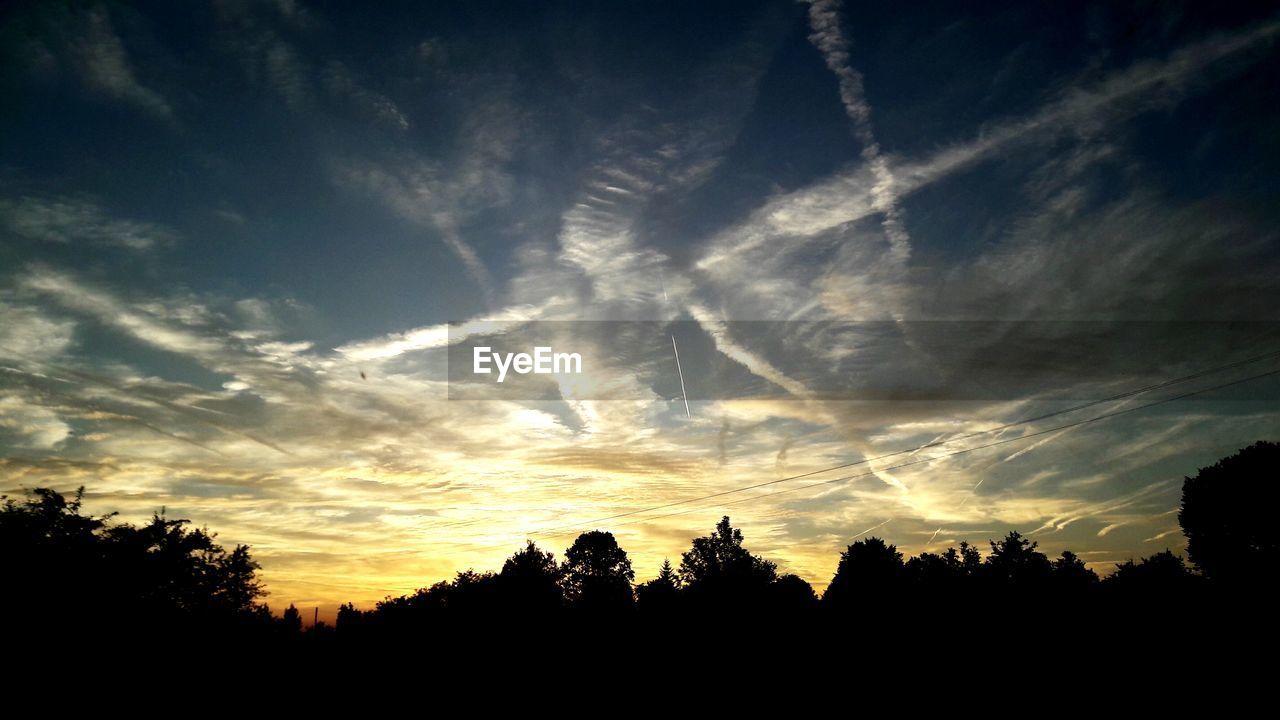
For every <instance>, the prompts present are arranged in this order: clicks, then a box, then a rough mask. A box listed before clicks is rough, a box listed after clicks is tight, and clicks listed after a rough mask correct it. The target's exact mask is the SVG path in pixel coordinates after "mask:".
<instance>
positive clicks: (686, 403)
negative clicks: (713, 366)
mask: <svg viewBox="0 0 1280 720" xmlns="http://www.w3.org/2000/svg"><path fill="white" fill-rule="evenodd" d="M671 349H672V350H673V351H675V354H676V374H678V375H679V376H680V399H681V400H683V401H684V416H685V417H687V418H690V419H692V418H693V415H692V414H691V413H690V412H689V394H688V393H687V392H685V389H684V371H683V370H681V369H680V348H678V347H676V336H675V334H674V333H672V335H671Z"/></svg>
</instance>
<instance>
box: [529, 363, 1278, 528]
mask: <svg viewBox="0 0 1280 720" xmlns="http://www.w3.org/2000/svg"><path fill="white" fill-rule="evenodd" d="M1277 356H1280V350H1277V351H1272V352H1269V353H1264V354H1262V355H1255V356H1253V357H1250V358H1245V359H1243V360H1237V361H1235V362H1232V363H1228V364H1225V365H1219V366H1216V367H1213V368H1208V369H1206V370H1200V371H1198V372H1195V373H1191V374H1189V375H1183V376H1180V377H1176V378H1172V379H1170V380H1164V381H1162V382H1158V383H1154V384H1152V385H1147V386H1144V387H1141V388H1136V389H1134V390H1128V391H1125V392H1122V393H1118V394H1115V395H1111V396H1108V397H1105V398H1102V399H1099V400H1091V401H1089V402H1086V403H1081V404H1079V405H1074V406H1072V407H1069V408H1064V409H1062V410H1055V411H1053V412H1049V413H1044V414H1043V415H1037V416H1034V417H1030V418H1024V419H1022V420H1016V421H1013V422H1009V423H1005V424H1003V425H998V426H996V427H992V428H987V429H985V430H978V431H974V432H970V433H966V434H963V435H957V436H955V437H951V438H947V439H946V440H935V441H933V442H929V443H925V444H923V445H918V446H916V447H913V448H909V449H905V450H897V451H895V452H891V453H885V454H884V455H878V456H875V457H870V458H863V459H861V460H854V461H851V462H847V463H843V464H840V465H833V466H831V467H826V468H822V469H819V470H812V471H809V472H805V473H800V474H798V475H791V476H788V477H784V478H778V479H776V480H767V481H764V482H760V483H755V484H752V485H745V486H743V487H739V488H733V489H731V490H723V491H720V492H715V493H710V494H707V495H702V496H699V497H695V498H688V499H685V500H677V501H674V502H669V503H665V504H662V505H655V506H653V507H647V508H640V509H637V510H628V511H626V512H621V513H617V514H614V515H609V516H607V517H602V518H597V519H595V520H587V521H583V522H576V523H570V524H566V525H558V526H555V527H550V528H545V529H542V530H538V531H536V532H532V533H530V534H531V535H547V534H555V533H557V532H558V531H560V530H566V529H571V528H576V527H581V526H583V525H596V524H599V523H603V522H608V521H610V520H617V519H620V518H625V517H630V516H633V515H640V514H643V513H649V512H653V511H655V510H665V509H666V508H671V507H678V506H681V505H688V504H690V503H696V502H702V501H704V500H712V499H715V498H718V497H723V496H725V495H733V494H737V493H740V492H746V491H748V490H755V489H758V488H762V487H767V486H770V485H777V484H779V483H784V482H791V481H793V480H801V479H803V478H806V477H812V476H814V475H821V474H824V473H828V472H832V471H835V470H843V469H845V468H849V467H855V466H857V465H863V464H866V463H871V462H876V461H879V460H885V459H888V458H892V457H898V456H900V455H908V454H915V453H917V452H920V451H921V450H927V449H929V448H932V447H939V446H943V445H948V444H951V443H954V442H958V441H960V440H969V439H972V438H975V437H981V436H983V435H990V434H992V433H998V432H1001V431H1003V430H1007V429H1009V428H1012V427H1017V426H1019V425H1026V424H1029V423H1034V422H1038V421H1040V420H1047V419H1049V418H1052V417H1056V416H1059V415H1066V414H1069V413H1073V412H1077V411H1079V410H1084V409H1086V408H1090V407H1094V406H1097V405H1102V404H1105V403H1109V402H1115V401H1117V400H1123V399H1125V398H1129V397H1133V396H1135V395H1141V394H1144V393H1148V392H1152V391H1154V390H1160V389H1162V388H1166V387H1170V386H1172V385H1178V384H1181V383H1184V382H1189V381H1191V380H1196V379H1198V378H1202V377H1205V376H1207V375H1212V374H1216V373H1220V372H1224V371H1226V370H1231V369H1235V368H1238V367H1242V366H1245V365H1251V364H1253V363H1256V362H1259V361H1261V360H1266V359H1268V358H1273V357H1277ZM1266 374H1270V373H1266ZM1264 376H1265V374H1264V375H1261V376H1256V377H1264ZM1256 377H1255V378H1250V379H1256ZM1223 387H1226V386H1223ZM1212 389H1216V388H1207V389H1206V390H1204V391H1197V392H1195V393H1190V394H1189V395H1180V396H1175V397H1173V398H1170V399H1169V400H1176V399H1180V398H1182V397H1189V396H1190V395H1194V394H1199V393H1200V392H1205V391H1207V390H1212ZM1162 402H1164V401H1162ZM1145 407H1151V405H1141V406H1138V408H1134V409H1141V408H1145ZM1106 417H1111V416H1110V415H1104V416H1100V417H1099V418H1097V419H1104V418H1106ZM1087 422H1092V420H1089V421H1087ZM1067 427H1073V426H1067ZM1056 429H1063V428H1056ZM1049 432H1052V431H1049ZM1040 434H1044V433H1035V434H1033V435H1021V436H1019V437H1017V438H1012V439H1011V440H1019V439H1024V438H1028V437H1035V436H1036V435H1040ZM1011 440H1004V441H1001V442H1009V441H1011ZM970 449H971V450H972V449H978V448H970ZM962 452H968V450H965V451H962ZM940 457H947V456H946V455H943V456H940ZM918 462H919V461H918ZM912 464H914V463H912ZM886 469H891V468H886ZM805 487H812V485H807V486H805ZM758 497H767V495H761V496H758ZM735 503H736V501H735ZM735 503H726V504H735ZM676 514H681V513H676ZM658 517H670V516H669V515H663V516H658ZM649 519H656V518H649ZM627 524H630V523H623V525H627Z"/></svg>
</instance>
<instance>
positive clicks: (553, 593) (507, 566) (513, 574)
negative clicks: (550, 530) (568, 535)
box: [497, 540, 564, 611]
mask: <svg viewBox="0 0 1280 720" xmlns="http://www.w3.org/2000/svg"><path fill="white" fill-rule="evenodd" d="M497 590H498V592H499V594H500V596H501V601H502V602H503V603H504V604H506V605H508V606H513V607H516V608H519V609H522V610H535V611H537V610H551V609H555V608H558V607H560V606H561V605H562V604H563V602H564V594H563V592H562V590H561V588H560V566H559V565H558V564H557V563H556V556H555V555H554V554H552V553H550V552H544V551H543V550H540V549H539V548H538V546H537V545H535V544H534V543H533V541H532V540H530V541H528V544H526V545H525V547H524V549H523V550H520V551H518V552H517V553H516V554H514V555H512V556H511V557H509V558H507V561H506V562H505V563H503V565H502V572H500V573H498V578H497Z"/></svg>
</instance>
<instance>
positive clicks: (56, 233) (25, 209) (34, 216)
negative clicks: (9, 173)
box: [0, 197, 178, 250]
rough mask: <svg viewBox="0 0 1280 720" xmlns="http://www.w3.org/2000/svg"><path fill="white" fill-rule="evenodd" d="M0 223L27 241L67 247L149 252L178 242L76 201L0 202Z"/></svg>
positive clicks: (150, 226) (168, 233) (166, 232)
mask: <svg viewBox="0 0 1280 720" xmlns="http://www.w3.org/2000/svg"><path fill="white" fill-rule="evenodd" d="M0 223H2V224H3V225H4V226H5V227H7V228H8V229H9V231H10V232H12V233H14V234H16V235H18V236H21V237H23V238H26V239H28V240H36V241H41V242H52V243H60V244H67V245H80V244H86V245H98V246H108V247H120V248H126V249H129V250H149V249H151V248H155V247H159V246H163V245H167V244H170V243H172V242H174V241H176V240H177V239H178V234H177V233H176V232H175V231H173V230H171V229H170V228H167V227H165V226H163V225H159V224H156V223H149V222H139V221H136V220H125V219H121V218H116V217H113V216H112V215H111V214H110V213H108V212H107V211H106V210H105V209H103V207H102V206H101V205H98V204H97V203H95V202H93V201H91V200H89V199H86V198H76V197H54V198H38V197H20V198H17V199H13V200H0Z"/></svg>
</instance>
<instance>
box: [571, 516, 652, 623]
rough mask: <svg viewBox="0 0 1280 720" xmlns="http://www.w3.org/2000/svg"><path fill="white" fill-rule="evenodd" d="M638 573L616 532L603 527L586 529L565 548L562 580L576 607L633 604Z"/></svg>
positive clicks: (614, 607)
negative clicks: (632, 588)
mask: <svg viewBox="0 0 1280 720" xmlns="http://www.w3.org/2000/svg"><path fill="white" fill-rule="evenodd" d="M635 577H636V574H635V571H634V570H632V569H631V560H630V559H628V558H627V553H626V551H625V550H623V549H622V548H621V547H618V541H617V540H616V539H614V537H613V533H609V532H604V531H601V530H592V531H590V532H585V533H582V534H581V535H579V536H578V539H577V540H574V541H573V545H571V546H570V547H569V549H568V550H565V553H564V565H563V566H562V567H561V582H562V584H563V586H564V593H565V598H566V599H567V600H568V601H569V602H570V603H571V604H573V605H574V606H575V607H580V608H583V609H589V610H602V609H610V608H613V609H617V608H621V607H629V606H630V605H631V603H632V593H631V582H632V581H633V580H635Z"/></svg>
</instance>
